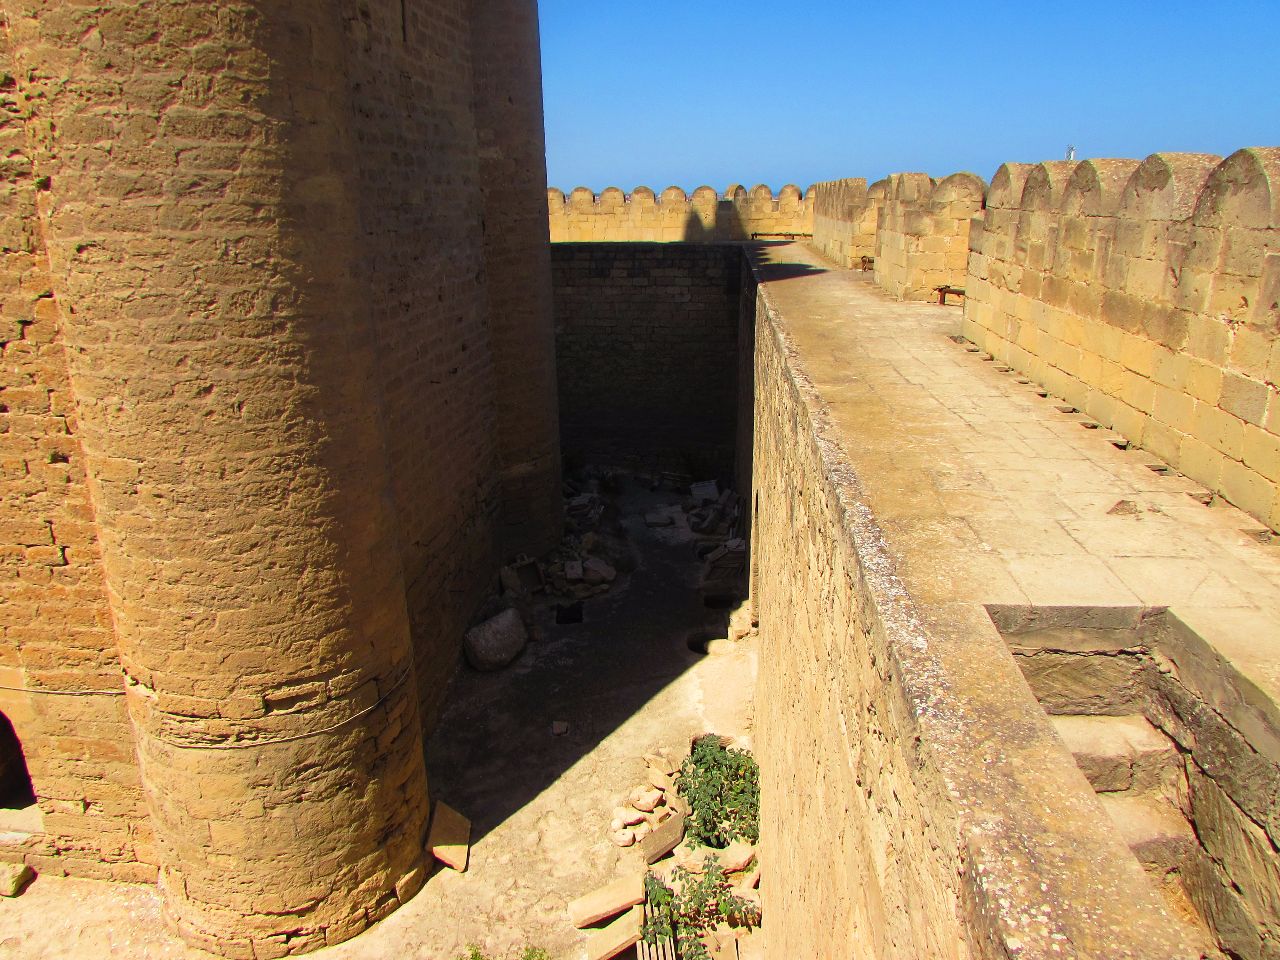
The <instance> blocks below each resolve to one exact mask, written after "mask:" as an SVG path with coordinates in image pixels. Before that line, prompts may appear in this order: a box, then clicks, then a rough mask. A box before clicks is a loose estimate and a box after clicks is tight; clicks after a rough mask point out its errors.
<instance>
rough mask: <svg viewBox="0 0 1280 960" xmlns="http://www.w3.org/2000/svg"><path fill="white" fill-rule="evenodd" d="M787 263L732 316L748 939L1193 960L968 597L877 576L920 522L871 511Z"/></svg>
mask: <svg viewBox="0 0 1280 960" xmlns="http://www.w3.org/2000/svg"><path fill="white" fill-rule="evenodd" d="M803 266H804V264H802V263H788V262H785V261H780V262H778V263H777V265H776V271H775V270H773V269H772V268H770V267H769V266H768V265H767V264H764V263H762V262H760V261H757V264H756V268H757V276H758V278H759V279H760V281H761V285H760V291H759V295H758V298H757V300H756V302H755V304H754V313H753V314H752V316H754V321H755V323H754V330H755V338H754V383H755V402H754V411H755V416H754V458H753V462H752V466H753V482H752V491H751V498H750V502H751V503H752V505H753V514H752V516H753V521H752V533H751V538H752V575H751V580H752V604H753V612H754V614H755V616H756V618H757V620H758V622H759V630H760V644H761V646H760V658H761V664H762V669H761V671H760V677H759V680H758V684H757V688H756V698H755V703H756V706H755V716H756V730H757V754H758V756H759V759H760V769H761V793H762V796H763V798H764V801H763V802H762V805H761V843H762V846H763V848H764V849H765V850H767V851H768V856H767V858H766V859H765V861H764V863H765V867H764V869H765V875H764V878H763V882H762V884H761V889H762V891H763V895H764V898H765V904H764V907H765V914H766V916H767V917H768V918H769V920H768V926H767V930H768V938H769V939H768V943H769V955H770V956H771V957H868V958H872V957H874V958H886V960H887V958H898V957H929V958H949V960H978V958H983V960H1009V958H1021V960H1029V958H1042V960H1050V958H1054V957H1065V956H1072V957H1079V958H1085V957H1090V958H1100V957H1109V958H1119V957H1125V958H1130V960H1193V958H1199V957H1200V956H1201V952H1200V950H1199V949H1197V948H1196V947H1195V945H1194V944H1191V943H1188V942H1187V941H1186V940H1185V939H1184V936H1185V933H1184V932H1183V931H1182V930H1181V929H1180V928H1179V925H1178V924H1176V923H1174V922H1172V921H1171V920H1170V918H1169V916H1168V915H1167V914H1166V913H1165V912H1164V910H1163V907H1162V906H1161V902H1160V900H1159V899H1158V894H1157V893H1156V892H1155V890H1154V889H1153V888H1152V887H1151V886H1150V885H1149V884H1148V883H1147V882H1146V880H1145V878H1144V876H1143V875H1142V872H1141V869H1140V868H1139V866H1138V864H1137V861H1136V860H1134V859H1133V858H1132V857H1131V856H1130V855H1129V853H1128V851H1127V850H1125V849H1124V847H1123V846H1122V845H1121V843H1120V841H1119V839H1118V838H1117V837H1116V836H1115V835H1113V834H1112V833H1110V832H1108V831H1103V830H1099V829H1098V828H1097V823H1098V818H1099V817H1101V816H1103V814H1102V812H1101V811H1100V810H1099V809H1098V807H1097V806H1096V804H1095V802H1094V800H1093V798H1092V796H1091V792H1090V788H1089V785H1088V782H1087V781H1086V780H1085V779H1084V778H1083V776H1082V775H1081V774H1080V771H1079V770H1078V769H1077V768H1076V767H1075V766H1074V764H1073V763H1072V761H1071V759H1070V755H1069V754H1068V753H1066V751H1065V748H1064V747H1063V745H1062V743H1061V742H1060V741H1059V740H1058V739H1057V738H1056V736H1055V735H1054V734H1053V732H1052V729H1051V728H1050V726H1049V724H1048V722H1047V720H1046V718H1045V716H1044V713H1043V711H1042V710H1041V708H1040V706H1039V704H1038V703H1037V702H1036V701H1035V700H1034V698H1033V697H1032V696H1031V691H1030V689H1029V688H1028V687H1027V686H1026V684H1025V683H1024V682H1023V680H1022V678H1021V676H1020V675H1019V672H1018V668H1017V666H1016V665H1015V664H1014V662H1013V659H1012V657H1011V656H1010V655H1009V653H1008V650H1007V648H1005V646H1004V643H1003V641H1002V640H1001V638H1000V636H999V635H998V633H997V632H996V630H995V627H994V626H993V624H992V621H991V620H990V619H989V617H988V616H987V614H986V612H985V610H984V609H983V608H982V607H980V606H977V605H974V604H968V603H956V602H948V603H945V604H938V603H936V602H935V603H929V602H927V601H925V600H922V598H921V597H920V596H918V595H916V592H915V591H914V590H913V589H912V587H911V586H910V585H909V583H908V581H907V580H906V579H904V577H903V576H901V575H900V573H899V570H898V567H897V560H896V559H895V553H894V548H893V547H892V546H891V543H890V540H891V538H900V537H902V536H904V535H905V536H909V535H910V534H905V533H904V529H905V530H917V529H920V527H916V526H906V527H905V528H904V525H903V522H904V521H905V522H907V523H910V521H913V520H921V519H923V518H922V517H920V516H918V515H916V514H914V513H913V512H911V510H912V508H911V507H910V503H911V501H906V502H905V503H903V504H899V505H898V506H899V510H900V511H904V512H901V513H899V514H896V515H895V516H894V517H891V518H886V517H884V516H877V515H876V514H875V513H874V512H873V509H872V506H871V501H870V499H869V498H868V496H867V493H866V490H865V489H864V487H863V481H862V478H861V476H860V470H861V469H863V467H864V466H865V464H864V463H859V462H858V461H857V459H856V457H855V456H854V455H853V454H852V453H851V450H857V449H859V447H858V446H857V445H856V443H855V444H853V445H852V446H851V445H850V444H849V439H850V438H848V437H846V436H843V435H842V432H841V431H842V429H843V428H842V427H841V426H840V425H839V424H840V417H841V416H846V417H847V416H848V411H847V410H846V411H844V412H843V414H841V413H833V411H832V410H831V408H830V407H829V406H828V405H827V403H826V400H825V399H824V396H825V394H824V390H826V389H828V388H829V387H830V386H831V384H832V383H833V382H841V383H844V382H845V381H844V380H842V378H841V376H840V374H838V373H833V371H832V369H831V367H830V365H828V366H827V367H826V368H825V370H824V369H823V367H822V357H819V358H815V357H814V356H813V355H812V353H808V354H806V353H805V352H804V348H802V347H800V346H797V341H796V340H795V339H793V336H792V335H793V333H794V332H795V331H796V329H797V327H798V326H801V325H803V324H804V323H805V322H806V319H807V318H806V316H804V315H803V314H804V310H805V308H806V307H807V306H809V305H811V304H810V303H808V302H806V301H805V299H804V296H805V295H804V294H803V293H800V294H797V293H795V292H794V291H797V290H803V289H805V288H806V286H807V285H816V284H820V283H821V282H822V281H821V280H820V279H817V278H818V277H819V275H820V274H821V273H822V271H821V270H812V271H811V272H810V273H809V274H807V275H806V274H805V273H804V272H803V269H802V268H803ZM795 276H800V277H803V279H799V280H788V279H786V278H787V277H795ZM771 280H779V281H781V282H778V283H771V282H770V281H771ZM788 284H791V286H790V288H789V291H788ZM784 291H788V292H784ZM826 302H827V304H830V301H826ZM860 306H862V307H865V304H860ZM815 342H816V343H821V347H820V348H819V351H820V353H822V356H823V357H825V356H826V353H827V352H828V351H830V350H832V349H833V345H832V344H831V343H830V342H829V340H828V339H827V338H824V337H821V336H820V337H819V338H818V339H816V340H815V339H814V337H813V335H812V331H811V333H810V337H809V339H808V341H807V343H808V345H809V347H810V348H812V347H813V345H814V343H815ZM840 346H842V347H845V348H847V347H848V344H841V345H840ZM815 359H816V362H815ZM811 364H812V365H811ZM824 376H825V380H824ZM877 429H879V427H877ZM907 433H908V436H909V434H910V430H908V431H907ZM886 520H887V521H888V522H886ZM894 520H896V521H898V524H897V525H896V526H894V527H891V526H890V524H892V523H893V521H894ZM895 531H896V532H895ZM899 548H900V544H899ZM899 555H900V554H899ZM917 582H918V581H917ZM766 665H767V668H766Z"/></svg>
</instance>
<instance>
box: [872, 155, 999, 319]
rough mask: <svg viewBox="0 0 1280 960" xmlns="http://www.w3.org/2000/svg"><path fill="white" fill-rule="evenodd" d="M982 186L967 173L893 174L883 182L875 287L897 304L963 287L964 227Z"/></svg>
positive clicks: (966, 237)
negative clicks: (938, 175)
mask: <svg viewBox="0 0 1280 960" xmlns="http://www.w3.org/2000/svg"><path fill="white" fill-rule="evenodd" d="M986 189H987V185H986V183H985V182H984V181H983V180H982V178H981V177H978V176H975V175H974V174H972V173H954V174H952V175H951V176H949V177H946V178H944V179H942V180H934V179H933V178H931V177H929V176H927V175H925V174H923V173H895V174H893V175H892V176H890V177H889V178H888V179H887V180H886V181H885V182H884V195H883V198H882V200H881V201H880V203H879V210H878V225H877V228H876V242H875V275H876V283H877V284H878V285H879V286H880V287H881V288H882V289H884V290H885V291H886V292H888V293H891V294H893V295H894V296H895V297H898V298H899V299H902V300H928V299H932V298H933V297H935V296H937V293H936V291H937V288H938V287H942V286H951V287H963V286H964V277H965V269H966V266H967V263H968V259H969V226H970V221H971V220H972V219H973V217H974V216H976V215H977V214H979V213H981V211H982V207H983V202H984V199H985V195H986Z"/></svg>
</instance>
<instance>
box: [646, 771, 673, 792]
mask: <svg viewBox="0 0 1280 960" xmlns="http://www.w3.org/2000/svg"><path fill="white" fill-rule="evenodd" d="M645 776H646V777H647V778H648V780H649V786H651V787H653V789H655V790H661V791H662V792H663V793H669V792H670V791H671V777H670V776H669V775H667V774H665V773H663V772H662V771H661V770H656V769H654V768H653V767H649V769H648V770H646V771H645Z"/></svg>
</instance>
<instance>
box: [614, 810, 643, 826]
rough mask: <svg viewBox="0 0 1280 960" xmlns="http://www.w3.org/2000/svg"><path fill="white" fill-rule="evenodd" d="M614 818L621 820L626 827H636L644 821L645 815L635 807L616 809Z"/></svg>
mask: <svg viewBox="0 0 1280 960" xmlns="http://www.w3.org/2000/svg"><path fill="white" fill-rule="evenodd" d="M613 818H614V819H615V820H621V821H622V825H623V826H624V827H634V826H635V825H636V824H637V823H639V822H640V821H641V820H643V819H644V813H643V812H642V811H640V810H636V809H635V808H633V807H615V808H614V811H613Z"/></svg>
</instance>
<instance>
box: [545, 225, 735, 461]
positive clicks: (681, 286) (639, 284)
mask: <svg viewBox="0 0 1280 960" xmlns="http://www.w3.org/2000/svg"><path fill="white" fill-rule="evenodd" d="M741 269H742V249H741V247H738V246H721V245H693V244H675V245H673V244H630V243H628V244H599V243H598V244H557V245H556V246H555V247H554V248H553V251H552V275H553V279H554V289H555V302H556V351H557V355H558V367H559V379H560V419H561V423H562V425H563V433H564V440H563V442H564V448H565V452H566V454H567V455H568V456H569V457H571V458H586V459H589V460H592V461H602V462H610V463H615V464H617V465H619V466H628V467H630V468H632V469H637V470H671V471H677V472H683V473H688V474H696V475H698V476H702V477H704V478H705V477H708V476H719V477H723V478H724V479H726V480H727V479H729V477H730V476H731V474H732V468H733V447H734V436H735V432H736V430H737V400H738V397H737V389H738V387H737V377H738V370H737V366H738V297H739V286H740V282H741V279H740V278H741Z"/></svg>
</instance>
